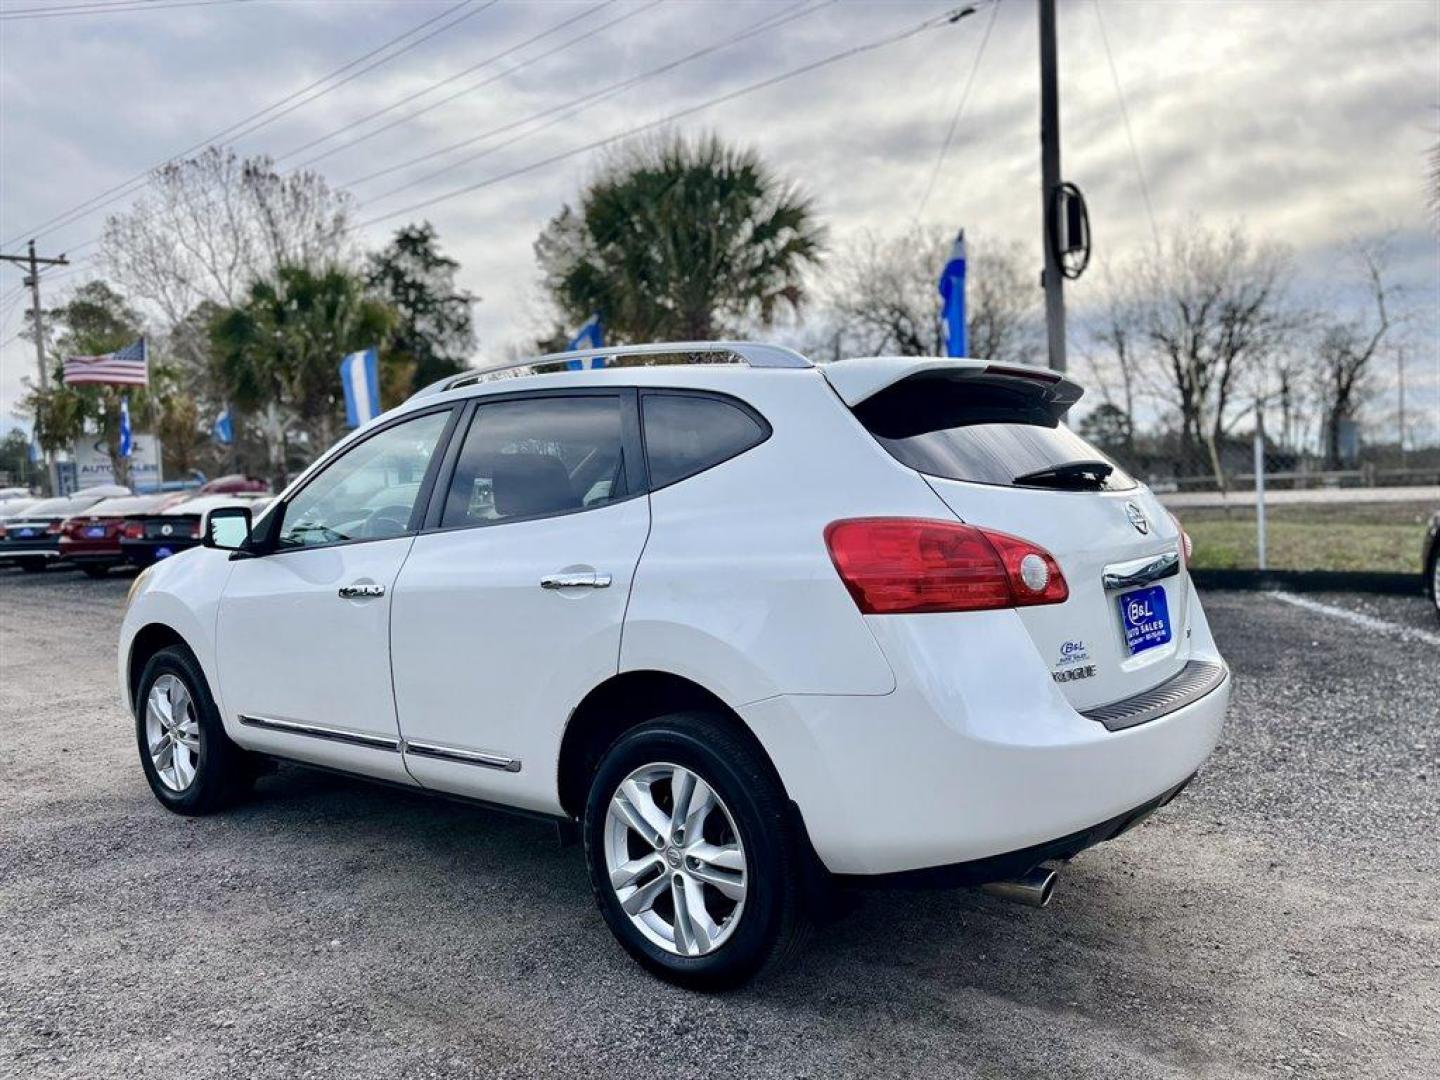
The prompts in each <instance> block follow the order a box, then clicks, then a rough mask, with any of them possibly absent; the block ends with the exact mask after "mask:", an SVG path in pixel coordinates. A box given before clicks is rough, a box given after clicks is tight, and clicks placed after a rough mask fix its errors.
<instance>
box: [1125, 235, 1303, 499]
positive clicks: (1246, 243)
mask: <svg viewBox="0 0 1440 1080" xmlns="http://www.w3.org/2000/svg"><path fill="white" fill-rule="evenodd" d="M1289 282H1290V255H1289V252H1288V250H1287V249H1285V248H1283V247H1281V246H1279V245H1276V244H1256V243H1254V242H1252V241H1251V240H1250V239H1249V237H1248V236H1247V235H1246V234H1245V232H1244V231H1243V230H1242V229H1240V228H1238V227H1236V228H1232V229H1230V230H1229V231H1228V232H1225V233H1221V234H1217V233H1213V232H1210V231H1209V230H1206V229H1204V228H1201V227H1197V226H1191V227H1189V228H1187V229H1184V230H1182V231H1177V232H1176V233H1174V234H1173V235H1172V237H1171V238H1170V240H1169V242H1168V243H1166V244H1164V245H1162V246H1160V247H1158V248H1150V249H1147V250H1146V251H1145V252H1143V253H1142V254H1141V255H1139V256H1138V257H1137V258H1136V260H1135V261H1134V262H1133V263H1131V264H1130V265H1129V266H1128V267H1126V268H1125V269H1124V270H1123V271H1122V272H1121V286H1120V288H1121V296H1122V297H1124V302H1123V303H1122V304H1121V305H1120V306H1118V307H1116V308H1114V309H1112V315H1114V316H1116V317H1117V318H1116V321H1115V322H1114V324H1113V325H1112V326H1111V327H1110V328H1109V329H1108V330H1107V331H1106V332H1104V333H1101V334H1099V335H1097V337H1098V338H1099V339H1100V340H1101V341H1106V340H1107V339H1108V341H1109V344H1110V347H1111V348H1112V349H1114V350H1115V351H1116V352H1117V353H1118V351H1119V350H1120V349H1121V348H1124V349H1126V350H1127V351H1128V350H1129V348H1130V347H1131V346H1132V345H1133V346H1134V347H1135V349H1136V350H1137V352H1136V354H1135V357H1134V363H1135V364H1136V370H1138V372H1139V373H1140V375H1139V377H1140V378H1141V379H1142V380H1143V381H1144V383H1145V385H1146V388H1147V389H1148V390H1149V391H1150V392H1151V393H1152V394H1153V395H1154V396H1155V397H1157V398H1158V399H1159V400H1160V401H1161V402H1162V403H1163V404H1165V405H1167V406H1169V407H1170V408H1172V409H1173V410H1174V412H1175V414H1176V416H1177V417H1178V423H1179V428H1180V432H1179V433H1180V436H1181V442H1182V445H1183V446H1184V447H1186V448H1188V449H1189V450H1190V452H1192V453H1201V454H1204V455H1205V456H1206V457H1207V458H1208V459H1209V462H1210V467H1211V469H1212V471H1213V472H1214V475H1215V479H1216V483H1217V484H1219V485H1220V486H1221V488H1222V489H1223V488H1224V486H1225V479H1224V474H1223V471H1222V469H1221V466H1220V456H1219V451H1218V444H1219V443H1220V442H1221V441H1222V439H1223V437H1224V436H1225V435H1226V434H1227V433H1228V432H1229V431H1230V430H1231V428H1232V427H1233V426H1234V424H1235V423H1236V422H1237V421H1238V420H1239V419H1240V417H1241V416H1243V415H1246V414H1247V413H1248V412H1249V410H1250V408H1251V407H1252V406H1253V404H1254V401H1253V399H1251V398H1248V397H1247V396H1246V394H1245V393H1244V390H1245V387H1246V377H1247V375H1250V374H1253V372H1254V371H1255V370H1256V369H1257V368H1258V366H1259V365H1261V364H1263V363H1264V362H1266V360H1267V359H1268V358H1270V357H1271V356H1273V355H1274V354H1275V353H1276V352H1277V351H1278V350H1279V349H1280V348H1282V347H1283V345H1284V343H1285V340H1286V335H1287V334H1288V333H1289V332H1290V331H1291V330H1293V329H1294V328H1295V326H1296V323H1297V320H1296V317H1295V314H1294V312H1293V310H1292V309H1291V307H1290V304H1289ZM1126 363H1127V364H1129V363H1130V360H1129V359H1128V358H1127V360H1126Z"/></svg>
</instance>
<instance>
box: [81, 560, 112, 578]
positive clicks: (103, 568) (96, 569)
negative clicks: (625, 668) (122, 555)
mask: <svg viewBox="0 0 1440 1080" xmlns="http://www.w3.org/2000/svg"><path fill="white" fill-rule="evenodd" d="M80 569H81V570H82V571H84V573H85V576H86V577H89V578H103V577H108V576H109V574H110V564H109V563H82V564H81V566H80Z"/></svg>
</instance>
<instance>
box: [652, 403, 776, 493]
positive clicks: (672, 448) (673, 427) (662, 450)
mask: <svg viewBox="0 0 1440 1080" xmlns="http://www.w3.org/2000/svg"><path fill="white" fill-rule="evenodd" d="M641 400H642V401H643V403H644V405H643V414H644V421H645V455H646V458H647V460H648V461H649V463H650V486H651V487H657V488H659V487H664V486H665V485H667V484H673V483H675V481H677V480H684V479H685V478H686V477H687V476H694V475H695V474H696V473H698V472H702V471H703V470H705V469H708V468H710V467H711V466H712V465H718V464H720V462H722V461H726V460H728V459H730V458H732V457H734V456H735V455H736V454H743V453H744V452H745V451H746V450H749V449H750V448H751V447H752V446H756V445H758V444H760V443H762V442H764V441H765V438H766V436H767V435H768V434H769V432H768V431H766V429H765V427H764V426H763V425H762V424H761V423H760V422H759V421H757V420H756V419H755V418H754V417H753V416H751V415H750V414H749V413H747V412H745V410H743V409H741V408H739V407H738V406H735V405H732V404H730V403H729V402H727V401H722V400H721V399H719V398H712V397H695V396H690V395H681V394H646V395H644V397H643V398H642V399H641Z"/></svg>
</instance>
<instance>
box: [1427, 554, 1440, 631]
mask: <svg viewBox="0 0 1440 1080" xmlns="http://www.w3.org/2000/svg"><path fill="white" fill-rule="evenodd" d="M1425 579H1426V581H1427V582H1428V588H1427V589H1426V591H1427V592H1428V593H1429V594H1430V604H1431V606H1432V607H1434V609H1435V617H1436V618H1437V619H1440V544H1437V545H1436V547H1435V553H1434V554H1433V555H1431V556H1430V565H1429V567H1428V568H1426V571H1425Z"/></svg>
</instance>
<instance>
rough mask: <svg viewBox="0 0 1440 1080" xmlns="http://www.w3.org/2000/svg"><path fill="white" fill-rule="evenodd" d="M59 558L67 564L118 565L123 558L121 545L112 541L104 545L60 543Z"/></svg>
mask: <svg viewBox="0 0 1440 1080" xmlns="http://www.w3.org/2000/svg"><path fill="white" fill-rule="evenodd" d="M59 557H60V558H62V559H64V560H65V561H66V562H73V563H76V564H79V563H110V564H114V563H118V562H120V561H121V560H122V558H123V556H122V555H121V554H120V545H119V544H117V543H115V542H114V541H111V542H110V543H109V544H108V545H104V544H98V543H96V544H85V543H70V544H67V543H65V541H63V540H62V541H60V549H59Z"/></svg>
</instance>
